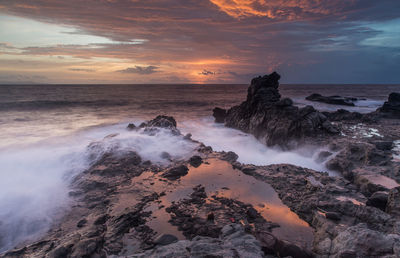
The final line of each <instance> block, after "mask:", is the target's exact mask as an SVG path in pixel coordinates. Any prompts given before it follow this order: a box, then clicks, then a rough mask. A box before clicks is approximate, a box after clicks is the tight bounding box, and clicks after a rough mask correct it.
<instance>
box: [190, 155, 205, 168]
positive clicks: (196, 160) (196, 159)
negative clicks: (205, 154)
mask: <svg viewBox="0 0 400 258" xmlns="http://www.w3.org/2000/svg"><path fill="white" fill-rule="evenodd" d="M201 163H203V159H202V158H201V157H200V156H198V155H194V156H192V157H191V158H190V159H189V164H190V165H192V166H193V167H195V168H197V167H198V166H200V165H201Z"/></svg>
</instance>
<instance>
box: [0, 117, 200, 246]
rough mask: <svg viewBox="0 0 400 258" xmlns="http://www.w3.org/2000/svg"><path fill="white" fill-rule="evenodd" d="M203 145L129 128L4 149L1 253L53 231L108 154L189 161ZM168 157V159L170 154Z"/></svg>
mask: <svg viewBox="0 0 400 258" xmlns="http://www.w3.org/2000/svg"><path fill="white" fill-rule="evenodd" d="M197 145H198V144H196V143H193V142H191V141H187V140H184V138H183V136H179V135H172V134H171V133H170V132H169V131H168V130H164V129H160V130H157V132H156V133H153V134H151V135H149V134H146V133H144V132H143V130H139V131H128V130H126V124H119V125H113V126H106V127H101V128H95V129H91V130H88V131H84V132H80V133H78V134H75V135H73V136H70V137H67V138H62V139H60V138H53V139H51V140H46V141H42V142H40V143H37V144H34V145H31V146H23V147H22V146H20V147H19V148H16V147H14V148H10V147H8V148H4V149H1V150H0V167H1V173H0V253H1V252H4V251H6V250H9V249H10V248H13V247H14V246H15V245H16V244H18V243H21V242H24V241H27V240H33V239H35V238H36V237H38V236H40V235H42V234H43V233H45V232H46V231H47V230H49V228H50V226H51V224H52V223H53V222H55V220H56V219H57V218H60V217H61V216H62V214H63V212H64V211H65V210H66V209H68V206H69V205H70V200H69V197H68V191H69V189H68V186H69V183H70V182H71V179H72V178H73V177H74V176H75V175H76V174H77V173H80V172H82V171H84V170H85V169H87V168H88V167H89V166H90V165H91V164H93V163H94V162H95V161H96V160H97V159H99V158H100V157H101V156H102V155H103V154H104V153H106V152H110V151H112V152H114V153H121V154H123V153H124V152H128V151H136V152H137V153H138V154H139V155H140V156H141V157H142V159H143V160H150V161H152V162H153V163H165V162H168V161H167V160H166V159H165V158H164V157H163V153H168V154H169V156H170V157H171V158H174V159H187V158H189V157H190V156H191V155H192V154H193V152H194V149H195V148H196V147H197ZM164 156H165V155H164Z"/></svg>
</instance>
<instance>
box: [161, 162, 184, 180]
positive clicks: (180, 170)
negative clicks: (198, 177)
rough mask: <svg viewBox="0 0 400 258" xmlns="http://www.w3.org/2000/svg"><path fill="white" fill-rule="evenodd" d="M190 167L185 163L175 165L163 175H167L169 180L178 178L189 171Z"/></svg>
mask: <svg viewBox="0 0 400 258" xmlns="http://www.w3.org/2000/svg"><path fill="white" fill-rule="evenodd" d="M188 171H189V169H188V167H187V166H185V165H180V166H177V167H173V168H171V169H169V170H168V171H166V172H164V173H163V174H162V175H161V176H162V177H165V178H167V179H169V180H176V179H178V178H180V177H182V176H184V175H186V174H187V173H188Z"/></svg>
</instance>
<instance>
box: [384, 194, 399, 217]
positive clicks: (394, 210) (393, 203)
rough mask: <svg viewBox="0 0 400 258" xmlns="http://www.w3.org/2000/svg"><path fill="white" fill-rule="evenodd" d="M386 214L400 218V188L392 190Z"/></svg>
mask: <svg viewBox="0 0 400 258" xmlns="http://www.w3.org/2000/svg"><path fill="white" fill-rule="evenodd" d="M386 212H387V213H389V214H391V215H393V216H395V217H397V218H400V186H399V187H396V188H393V189H391V190H390V192H389V196H388V202H387V206H386Z"/></svg>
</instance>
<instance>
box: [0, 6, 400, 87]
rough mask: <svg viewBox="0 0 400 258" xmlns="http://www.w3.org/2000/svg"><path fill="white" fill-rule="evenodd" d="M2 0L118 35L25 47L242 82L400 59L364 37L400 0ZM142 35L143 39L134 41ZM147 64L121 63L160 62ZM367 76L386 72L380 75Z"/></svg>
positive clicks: (348, 73) (322, 77)
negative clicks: (85, 42)
mask: <svg viewBox="0 0 400 258" xmlns="http://www.w3.org/2000/svg"><path fill="white" fill-rule="evenodd" d="M0 5H1V6H2V8H0V12H3V13H7V14H12V15H17V16H21V17H29V18H32V19H35V20H40V21H45V22H51V23H57V24H66V25H71V26H74V27H76V28H77V31H78V32H77V33H80V34H83V33H89V34H93V35H97V36H104V37H107V38H110V39H112V40H114V41H118V42H120V43H119V44H101V45H100V44H98V45H96V46H93V45H85V46H81V45H58V46H47V47H35V46H32V47H29V48H24V49H22V52H23V54H25V55H54V56H64V55H65V56H74V57H79V58H88V59H89V58H92V57H102V58H124V59H129V60H134V61H135V62H137V63H157V64H160V65H161V64H162V65H166V66H170V67H171V69H176V70H177V74H182V73H184V71H185V70H195V71H197V72H194V74H197V75H200V76H203V75H211V74H212V73H213V71H218V69H221V70H224V71H231V72H232V73H227V72H224V73H215V72H214V75H215V76H212V77H217V76H221V80H232V81H237V80H240V81H238V82H247V81H244V80H245V77H246V76H248V75H250V74H254V73H256V72H259V71H261V72H270V71H273V70H278V71H280V72H281V73H282V74H284V77H283V80H285V81H286V82H300V80H301V81H305V82H307V81H318V82H331V78H332V77H334V75H335V74H337V71H335V69H339V70H340V72H341V75H340V78H338V77H336V78H335V79H337V81H338V82H352V81H354V80H359V79H360V80H361V81H360V82H364V81H363V80H364V79H365V78H366V77H362V76H359V75H358V74H359V73H362V72H365V73H368V74H369V75H368V77H370V74H376V73H377V71H380V70H382V69H385V68H386V69H387V70H390V69H391V68H392V65H397V66H398V65H400V64H399V63H398V61H399V60H398V56H399V52H400V51H399V49H398V48H388V47H381V46H379V44H378V45H377V46H368V45H365V44H364V45H363V44H362V42H365V40H366V39H369V38H373V37H377V36H379V35H380V34H381V33H382V31H381V30H379V29H376V28H373V26H371V24H376V23H382V22H386V21H390V20H393V19H395V18H398V17H399V13H400V1H393V0H382V1H376V0H348V1H343V0H322V1H314V0H286V1H278V0H269V1H265V0H254V1H249V0H247V1H231V0H210V1H206V0H203V1H198V0H170V1H161V0H154V1H141V0H101V1H97V0H96V1H95V0H86V1H81V0H79V1H78V0H69V1H64V0H63V1H61V0H37V1H34V2H33V1H29V0H21V1H14V0H4V1H2V2H1V3H0ZM94 6H95V8H93V7H94ZM71 36H73V35H71ZM137 40H139V42H140V44H128V43H129V42H135V41H137ZM140 40H143V41H140ZM125 43H126V44H125ZM378 43H379V42H378ZM382 60H385V61H384V62H383V61H382ZM367 61H368V63H366V62H367ZM196 65H199V66H200V65H203V67H204V66H205V65H207V67H209V68H210V70H207V71H206V70H204V71H202V72H200V73H199V72H198V71H199V70H201V68H200V69H199V67H194V68H193V66H196ZM337 65H339V67H338V68H334V67H335V66H337ZM149 67H152V66H149ZM149 67H140V66H136V67H131V68H127V69H124V70H120V72H122V71H124V72H123V73H134V74H151V73H154V72H156V71H157V69H156V68H157V67H154V68H150V69H149ZM316 70H318V71H319V73H316V72H315V71H316ZM299 71H301V72H299ZM171 76H173V75H171ZM387 76H388V77H386V79H387V80H388V81H390V82H393V81H400V75H398V74H397V75H396V74H389V75H387ZM203 77H210V76H203ZM327 78H329V79H327ZM368 79H369V80H374V81H379V80H380V78H379V77H378V76H376V77H374V78H368ZM246 80H248V79H247V78H246Z"/></svg>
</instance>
